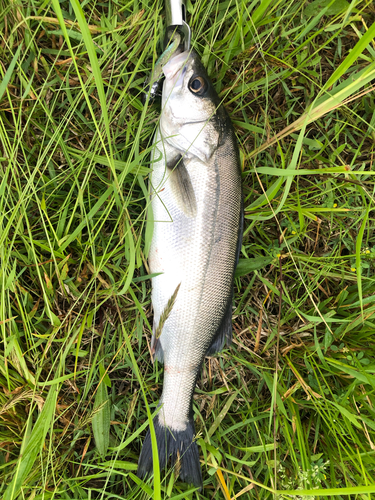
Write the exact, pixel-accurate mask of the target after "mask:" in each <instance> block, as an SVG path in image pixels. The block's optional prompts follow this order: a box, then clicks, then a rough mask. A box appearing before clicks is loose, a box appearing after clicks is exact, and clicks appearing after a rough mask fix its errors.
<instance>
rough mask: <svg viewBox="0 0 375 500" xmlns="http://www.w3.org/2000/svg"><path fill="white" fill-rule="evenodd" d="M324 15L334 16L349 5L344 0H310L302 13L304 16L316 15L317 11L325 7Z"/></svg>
mask: <svg viewBox="0 0 375 500" xmlns="http://www.w3.org/2000/svg"><path fill="white" fill-rule="evenodd" d="M326 7H328V8H327V10H326V12H325V15H327V16H335V15H336V14H339V13H340V12H342V11H343V10H346V9H347V8H348V7H349V3H348V2H347V1H346V0H333V2H332V0H315V2H311V3H310V4H309V5H308V6H307V7H306V9H305V11H304V15H305V16H306V17H309V16H316V13H317V12H320V11H321V10H323V9H325V8H326Z"/></svg>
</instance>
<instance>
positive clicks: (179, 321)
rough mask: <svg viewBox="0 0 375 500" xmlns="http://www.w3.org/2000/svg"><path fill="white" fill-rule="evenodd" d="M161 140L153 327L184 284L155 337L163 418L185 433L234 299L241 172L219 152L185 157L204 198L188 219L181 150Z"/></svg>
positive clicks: (155, 178)
mask: <svg viewBox="0 0 375 500" xmlns="http://www.w3.org/2000/svg"><path fill="white" fill-rule="evenodd" d="M155 141H156V146H157V147H158V149H159V151H160V152H161V153H162V158H161V160H160V161H158V162H155V163H154V165H153V173H152V179H151V184H152V209H153V217H154V234H153V240H152V243H151V248H150V256H149V262H150V271H151V273H163V274H161V275H159V276H156V277H155V278H153V279H152V304H153V308H154V332H155V330H156V329H157V326H158V323H159V320H160V317H161V316H162V314H163V312H164V311H165V308H166V306H167V303H168V301H169V300H170V299H171V297H172V295H173V294H174V292H175V291H176V289H177V287H178V286H179V290H178V293H177V298H176V300H175V303H174V306H173V308H172V310H171V312H170V314H169V316H168V318H167V320H166V321H165V323H164V325H163V328H162V332H161V335H160V338H159V339H157V340H156V343H157V354H158V358H159V359H160V360H161V361H163V362H164V365H165V366H164V384H163V394H162V397H161V400H160V403H161V405H162V408H161V410H160V412H159V423H160V425H163V426H168V427H169V428H170V429H171V430H172V431H173V430H175V431H183V430H185V428H186V426H187V425H188V422H189V419H190V418H191V415H190V414H191V401H192V396H193V392H194V387H195V384H196V380H197V376H198V373H199V370H200V367H201V364H202V361H203V359H204V356H205V354H206V352H207V349H208V348H209V346H210V345H211V343H212V341H213V339H214V336H215V334H216V332H217V330H218V328H219V326H220V323H221V321H222V319H223V316H224V314H225V311H226V309H227V308H228V301H229V302H230V301H231V296H232V286H233V272H234V266H235V260H236V252H237V240H238V227H239V217H240V210H241V209H240V200H241V187H240V182H239V179H238V172H237V171H235V169H233V165H232V168H228V166H229V167H230V165H223V162H222V161H221V160H222V159H221V158H220V157H219V156H220V151H219V152H218V154H214V155H213V156H212V158H211V159H210V160H209V161H208V162H207V163H203V162H202V161H200V160H198V159H196V158H186V157H185V158H184V159H183V161H184V164H185V166H186V168H187V170H188V172H189V175H190V179H191V182H192V186H193V189H194V193H195V197H196V201H197V213H196V216H195V217H188V216H186V215H185V214H184V213H183V212H182V211H181V209H180V208H179V207H178V205H177V203H176V200H175V198H174V193H173V190H172V188H171V182H170V172H168V170H167V168H166V163H167V162H168V161H169V158H173V156H175V155H176V151H175V149H174V148H173V147H171V146H170V145H169V144H168V143H167V142H166V141H163V143H161V141H160V133H159V134H157V135H156V139H155ZM159 145H160V146H159ZM227 152H228V151H227ZM227 152H225V151H224V150H223V151H222V155H224V156H225V155H226V153H227ZM154 156H155V157H158V156H159V152H158V151H156V152H155V155H154ZM219 160H220V161H219ZM229 160H233V158H229ZM233 170H234V171H235V173H234V174H233ZM228 171H229V174H228ZM230 171H232V173H230Z"/></svg>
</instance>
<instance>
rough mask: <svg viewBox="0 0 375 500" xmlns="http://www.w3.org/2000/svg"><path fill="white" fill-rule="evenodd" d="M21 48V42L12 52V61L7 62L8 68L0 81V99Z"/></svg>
mask: <svg viewBox="0 0 375 500" xmlns="http://www.w3.org/2000/svg"><path fill="white" fill-rule="evenodd" d="M21 49H22V43H20V45H19V46H18V49H17V52H16V53H15V54H14V56H13V59H12V62H11V63H10V64H9V68H8V69H7V71H6V73H5V76H4V78H3V81H2V82H1V83H0V99H1V98H2V97H3V95H4V92H5V90H6V88H7V85H8V83H9V80H10V78H11V76H12V73H13V70H14V68H15V66H16V63H17V59H18V56H19V55H20V52H21Z"/></svg>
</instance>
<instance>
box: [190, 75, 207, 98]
mask: <svg viewBox="0 0 375 500" xmlns="http://www.w3.org/2000/svg"><path fill="white" fill-rule="evenodd" d="M206 89H207V82H206V80H205V79H204V78H202V77H201V76H192V77H191V79H190V82H189V90H190V91H191V92H193V94H198V95H202V94H203V93H204V92H205V90H206Z"/></svg>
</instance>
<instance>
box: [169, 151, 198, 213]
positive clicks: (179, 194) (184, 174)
mask: <svg viewBox="0 0 375 500" xmlns="http://www.w3.org/2000/svg"><path fill="white" fill-rule="evenodd" d="M167 168H168V171H169V173H170V182H171V187H172V192H173V195H174V197H175V199H176V202H177V205H178V207H179V208H180V209H181V210H182V211H183V212H184V214H185V215H186V216H187V217H195V216H196V215H197V200H196V198H195V193H194V189H193V185H192V183H191V179H190V175H189V172H188V171H187V168H186V167H185V165H184V162H183V158H182V156H181V155H178V156H176V157H175V158H173V160H171V161H169V162H168V163H167Z"/></svg>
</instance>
